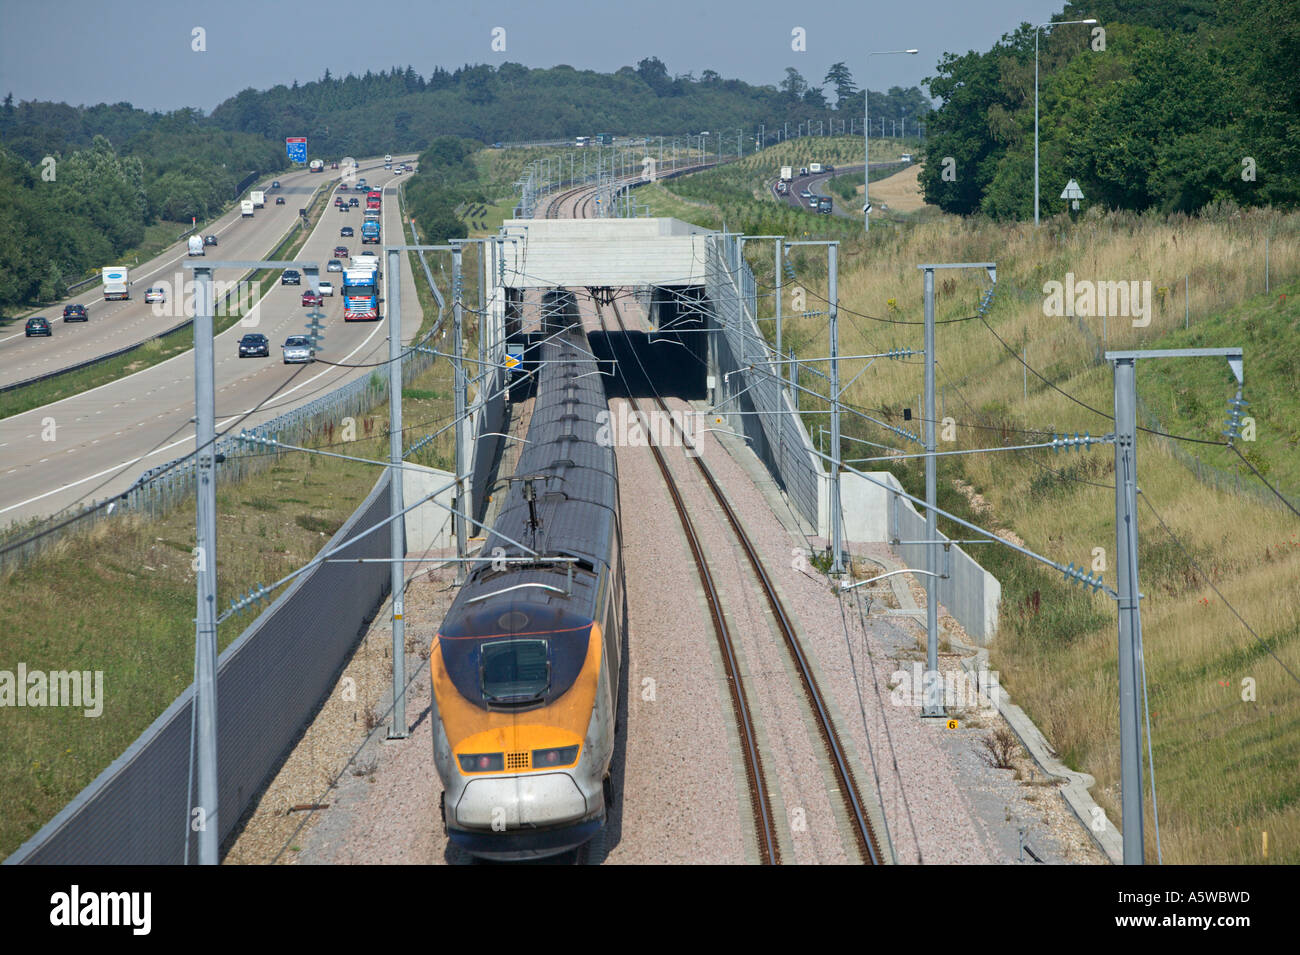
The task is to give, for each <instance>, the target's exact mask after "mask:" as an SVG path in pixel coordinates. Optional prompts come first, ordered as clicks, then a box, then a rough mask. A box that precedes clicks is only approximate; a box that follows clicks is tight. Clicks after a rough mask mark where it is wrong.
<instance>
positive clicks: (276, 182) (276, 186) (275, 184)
mask: <svg viewBox="0 0 1300 955" xmlns="http://www.w3.org/2000/svg"><path fill="white" fill-rule="evenodd" d="M271 188H272V189H279V188H280V180H279V179H273V180H272V181H271Z"/></svg>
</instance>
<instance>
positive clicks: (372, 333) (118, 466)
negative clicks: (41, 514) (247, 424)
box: [0, 230, 388, 514]
mask: <svg viewBox="0 0 1300 955" xmlns="http://www.w3.org/2000/svg"><path fill="white" fill-rule="evenodd" d="M313 231H314V230H313ZM309 238H310V237H309ZM387 326H388V323H387V322H377V323H376V324H375V327H374V328H373V329H371V331H370V334H369V335H367V336H366V337H365V338H364V339H363V340H362V341H361V343H360V344H358V345H357V346H356V347H355V348H353V349H352V351H350V352H348V353H347V354H346V355H344V356H343V358H342V359H341V361H340V362H339V364H342V363H344V362H346V361H347V360H348V359H349V358H351V357H352V356H353V355H355V354H356V353H357V352H359V351H360V350H361V349H363V348H365V347H366V345H367V344H369V343H370V340H371V339H372V338H374V337H375V335H376V334H378V333H379V332H380V331H381V330H386V329H387ZM233 327H234V326H232V328H233ZM191 350H192V349H191ZM176 357H177V358H180V357H183V355H177V356H176ZM169 360H171V359H169ZM164 364H165V363H164ZM155 367H157V366H155ZM146 370H148V369H146ZM332 370H333V369H332V368H327V369H325V370H324V371H321V372H319V373H318V374H316V375H313V376H312V377H311V378H308V379H307V380H306V381H303V382H300V383H299V384H297V385H295V386H294V387H292V388H290V389H289V390H288V391H283V392H280V393H279V394H277V395H276V396H275V397H276V398H277V399H278V398H283V397H285V396H286V395H290V394H293V392H295V391H297V390H298V389H299V388H305V387H306V386H307V385H309V384H311V383H312V382H314V381H316V380H317V379H318V378H320V377H321V376H323V375H327V374H329V373H330V371H332ZM137 374H138V373H137ZM119 380H122V379H119ZM100 387H107V386H106V385H101V386H100ZM92 390H97V389H92ZM83 394H89V392H83ZM73 397H80V395H74V396H73ZM63 400H64V401H70V400H71V398H64V399H63ZM132 400H134V399H132ZM58 403H59V402H54V404H58ZM45 407H50V406H49V405H46V406H45ZM33 410H34V411H39V410H40V409H39V408H37V409H33ZM251 411H252V409H248V410H247V411H244V412H240V413H239V414H234V415H229V416H227V417H226V418H224V419H222V420H221V421H218V422H217V423H216V429H217V430H218V431H220V430H221V429H222V428H223V427H224V426H225V425H227V424H229V423H230V422H232V421H234V420H236V419H238V418H240V417H242V416H244V415H246V414H249V413H251ZM26 413H27V412H24V414H26ZM15 417H17V415H15ZM144 425H145V422H143V421H141V422H140V423H139V424H137V425H136V427H137V428H143V427H144ZM121 433H122V432H121V431H118V432H115V435H114V436H117V435H120V434H121ZM193 441H194V435H189V436H188V437H185V438H181V439H179V440H177V441H173V442H172V443H171V444H167V445H163V446H162V447H160V448H157V449H155V450H153V451H150V452H148V453H146V454H141V455H138V456H137V457H135V458H132V459H131V460H129V461H123V462H121V463H120V464H116V465H114V466H113V467H110V468H106V469H104V470H103V471H98V472H96V473H95V474H91V475H89V476H88V477H83V478H79V479H78V480H76V481H72V482H69V483H67V484H64V485H62V486H61V487H57V488H55V489H53V490H51V491H46V492H45V493H44V494H38V495H36V496H35V497H30V498H28V499H27V500H25V501H19V502H18V503H16V504H10V505H9V506H8V507H2V508H0V514H5V513H7V512H9V511H12V510H15V509H17V508H20V507H24V506H26V505H28V504H34V503H36V502H37V501H40V500H44V499H45V498H47V497H49V496H50V495H52V494H58V493H60V492H61V491H66V490H68V489H70V488H74V487H77V486H78V485H81V484H85V483H86V482H87V481H93V480H95V479H96V478H100V477H103V476H104V475H106V474H113V473H114V472H119V473H120V472H122V471H125V470H126V469H127V468H129V467H131V466H132V465H135V464H139V463H140V462H141V461H144V460H147V459H148V458H151V457H155V456H157V455H159V454H162V453H164V452H166V451H170V450H171V449H172V448H176V447H179V446H180V445H183V444H187V443H191V442H193ZM48 460H49V459H48V458H45V459H43V460H41V461H40V462H38V463H41V464H43V463H45V461H48ZM16 470H17V469H16V468H15V469H14V471H16ZM14 471H10V472H9V473H10V474H13V473H14Z"/></svg>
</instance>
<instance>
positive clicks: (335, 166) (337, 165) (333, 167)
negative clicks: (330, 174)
mask: <svg viewBox="0 0 1300 955" xmlns="http://www.w3.org/2000/svg"><path fill="white" fill-rule="evenodd" d="M330 168H331V169H338V168H339V164H338V163H336V162H332V163H330Z"/></svg>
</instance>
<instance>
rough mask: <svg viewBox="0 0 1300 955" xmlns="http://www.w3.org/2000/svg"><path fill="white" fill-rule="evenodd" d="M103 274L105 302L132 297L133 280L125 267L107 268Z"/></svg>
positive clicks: (113, 266)
mask: <svg viewBox="0 0 1300 955" xmlns="http://www.w3.org/2000/svg"><path fill="white" fill-rule="evenodd" d="M101 274H102V276H103V279H104V301H106V302H111V301H113V300H114V299H123V300H125V299H129V298H130V297H131V280H130V278H129V276H128V274H127V270H126V266H125V265H109V266H106V267H105V268H104V270H103V272H102V273H101Z"/></svg>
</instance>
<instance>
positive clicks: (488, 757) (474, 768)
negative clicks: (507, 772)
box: [456, 753, 506, 773]
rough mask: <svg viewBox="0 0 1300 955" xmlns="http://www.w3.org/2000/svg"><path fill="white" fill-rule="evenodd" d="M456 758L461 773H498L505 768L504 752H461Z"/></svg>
mask: <svg viewBox="0 0 1300 955" xmlns="http://www.w3.org/2000/svg"><path fill="white" fill-rule="evenodd" d="M456 758H457V759H458V760H460V771H461V772H462V773H491V772H498V773H499V772H501V771H502V770H503V769H505V768H506V757H505V753H462V754H461V755H460V756H457V757H456Z"/></svg>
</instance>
